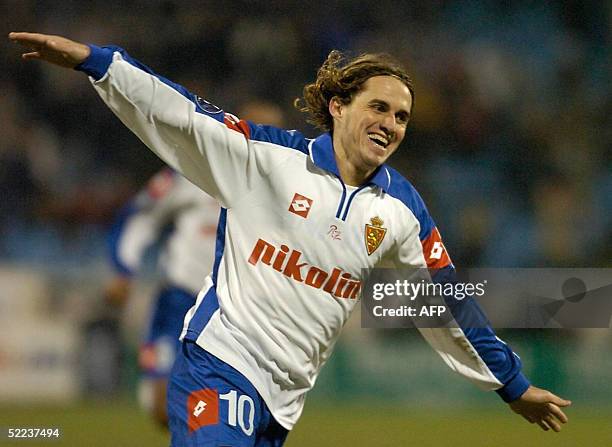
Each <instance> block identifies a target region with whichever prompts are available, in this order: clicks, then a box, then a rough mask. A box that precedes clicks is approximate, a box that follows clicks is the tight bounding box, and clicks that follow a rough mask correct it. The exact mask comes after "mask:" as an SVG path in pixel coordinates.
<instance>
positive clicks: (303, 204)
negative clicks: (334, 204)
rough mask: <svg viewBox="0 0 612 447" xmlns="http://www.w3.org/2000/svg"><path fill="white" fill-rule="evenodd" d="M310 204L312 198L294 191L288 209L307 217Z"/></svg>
mask: <svg viewBox="0 0 612 447" xmlns="http://www.w3.org/2000/svg"><path fill="white" fill-rule="evenodd" d="M311 206H312V199H309V198H308V197H305V196H303V195H301V194H298V193H297V192H296V193H295V195H294V196H293V200H291V205H289V211H290V212H292V213H293V214H297V215H298V216H301V217H303V218H304V219H305V218H306V217H308V212H309V211H310V207H311Z"/></svg>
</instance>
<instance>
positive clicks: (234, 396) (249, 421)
mask: <svg viewBox="0 0 612 447" xmlns="http://www.w3.org/2000/svg"><path fill="white" fill-rule="evenodd" d="M219 399H221V400H226V401H227V423H228V424H229V425H231V426H232V427H236V425H239V426H240V428H241V429H242V431H243V432H244V434H245V435H247V436H251V435H252V434H253V428H254V421H255V404H254V403H253V399H251V397H250V396H247V395H246V394H241V395H240V397H239V396H238V392H237V391H236V390H231V391H230V392H229V393H227V394H220V395H219Z"/></svg>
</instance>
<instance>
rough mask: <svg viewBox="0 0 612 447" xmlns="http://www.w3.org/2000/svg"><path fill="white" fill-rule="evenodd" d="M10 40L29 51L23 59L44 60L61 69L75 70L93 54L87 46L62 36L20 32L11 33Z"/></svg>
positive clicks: (24, 54) (23, 55)
mask: <svg viewBox="0 0 612 447" xmlns="http://www.w3.org/2000/svg"><path fill="white" fill-rule="evenodd" d="M9 39H10V40H12V41H13V42H16V43H19V44H21V45H23V46H24V47H26V48H27V49H28V51H27V52H26V53H23V54H22V55H21V57H22V58H23V59H38V60H43V61H47V62H50V63H52V64H55V65H59V66H60V67H66V68H74V67H76V66H77V65H79V64H80V63H81V62H83V61H84V60H85V59H87V57H88V56H89V54H90V53H91V50H90V49H89V47H88V46H87V45H85V44H82V43H79V42H75V41H74V40H70V39H66V38H65V37H61V36H52V35H48V34H38V33H22V32H20V33H9Z"/></svg>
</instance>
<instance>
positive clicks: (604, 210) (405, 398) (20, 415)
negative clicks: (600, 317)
mask: <svg viewBox="0 0 612 447" xmlns="http://www.w3.org/2000/svg"><path fill="white" fill-rule="evenodd" d="M610 8H611V6H610V3H609V2H597V1H586V2H584V1H559V2H538V1H527V0H524V1H494V2H478V1H451V2H445V1H434V0H432V1H426V2H391V1H387V0H379V1H376V2H374V1H368V2H360V1H337V2H329V1H325V2H324V1H310V2H308V3H304V2H294V1H266V2H261V1H251V2H213V1H190V0H183V1H159V0H149V1H142V0H131V1H130V0H125V1H122V2H116V1H110V2H109V1H105V2H102V1H88V2H79V1H76V0H64V1H62V2H52V1H48V2H45V1H16V0H15V1H11V0H2V1H0V24H1V27H2V29H3V30H5V31H6V32H8V31H12V30H17V31H19V30H26V31H28V30H29V31H39V32H46V33H53V34H60V35H66V36H69V37H73V38H75V39H77V40H83V41H87V42H93V43H98V44H105V43H113V44H117V45H120V46H123V47H124V48H126V49H128V51H129V52H130V53H131V54H133V55H134V56H136V57H137V58H139V59H140V60H142V61H143V62H145V63H146V64H148V65H150V66H152V67H153V68H154V69H155V70H156V71H157V72H159V73H161V74H163V75H165V76H167V77H169V78H171V79H173V80H176V81H178V82H180V83H183V84H185V85H187V86H189V87H190V88H191V89H192V90H194V91H196V92H198V93H199V94H200V95H201V96H203V97H205V98H207V99H208V100H210V101H211V102H213V103H215V104H218V105H221V106H223V107H224V109H225V110H227V111H230V112H234V111H237V110H240V108H241V107H242V106H243V105H244V104H245V103H246V102H248V101H257V100H259V99H262V98H263V99H266V100H270V101H273V102H275V103H277V104H278V105H280V106H281V107H282V108H283V111H284V113H285V118H286V121H287V122H288V127H290V128H299V129H303V130H305V131H306V134H308V135H310V136H313V135H315V134H316V131H314V129H312V128H309V127H308V126H305V125H304V124H303V117H302V116H300V114H299V113H298V112H296V111H295V110H294V109H293V108H292V106H291V104H292V101H293V99H294V98H295V97H297V96H299V95H300V93H301V91H300V89H301V86H302V85H303V84H304V83H305V82H307V81H309V80H311V79H312V78H313V76H314V72H315V70H316V68H317V67H318V66H319V65H320V63H321V61H322V60H323V59H324V57H325V56H326V54H327V53H328V52H329V50H331V49H333V48H340V49H344V50H349V51H352V52H362V51H386V52H389V53H391V54H393V55H395V56H396V57H397V58H399V59H400V60H401V61H402V62H403V63H404V64H405V65H406V66H407V68H408V70H409V71H410V72H411V73H412V74H413V77H414V81H415V86H416V87H415V90H416V108H415V111H414V119H413V122H412V123H411V126H410V129H409V132H408V134H407V137H406V140H405V143H404V144H403V146H402V147H401V148H400V150H399V151H398V153H397V154H396V155H395V156H394V157H393V158H392V159H391V164H392V165H393V166H395V167H397V168H398V169H399V170H400V171H401V172H403V173H404V174H405V175H406V176H407V177H408V178H409V179H411V180H412V181H413V183H414V184H415V185H416V186H417V188H418V189H419V191H420V192H421V194H422V195H423V197H424V198H425V201H426V202H427V203H428V205H429V207H430V211H431V213H432V215H433V216H434V218H435V219H436V221H437V223H438V226H439V227H440V229H441V231H442V234H443V235H444V237H445V242H446V245H447V247H448V248H449V251H450V253H451V256H452V257H453V260H454V262H455V264H457V265H461V266H479V267H480V266H487V267H544V266H546V267H552V266H557V267H563V266H571V267H610V264H611V260H612V252H611V247H612V211H611V210H612V169H611V155H612V152H611V151H610V142H611V140H612V138H611V131H612V123H611V121H610V117H611V116H612V113H610V112H612V107H611V105H612V103H611V99H612V97H611V88H610V85H611V83H610V61H611V54H610V49H611V46H610V38H611V33H610V31H611V26H612V25H611V24H612V21H611V16H610ZM5 35H6V33H5ZM18 55H19V49H18V48H17V47H15V46H13V45H11V44H10V43H8V41H5V43H4V44H2V45H0V60H1V61H2V62H1V64H2V70H0V92H1V94H0V123H1V130H0V196H1V197H2V200H0V429H5V428H7V427H32V426H43V427H49V426H58V427H60V429H61V430H62V431H63V436H62V441H61V442H60V443H58V444H56V445H70V446H79V445H92V446H94V445H151V446H152V445H166V437H165V435H164V434H163V433H162V432H159V431H158V430H157V429H156V427H154V426H153V424H152V423H151V422H149V421H148V419H147V418H146V417H145V416H144V415H143V414H142V413H141V412H140V411H139V410H138V409H137V406H136V403H135V392H134V389H135V382H136V377H137V376H136V366H135V352H136V345H137V341H138V334H139V331H140V330H141V325H142V323H143V320H144V318H145V315H146V310H147V305H148V299H149V296H150V294H149V291H150V290H151V288H152V287H153V286H154V283H155V278H154V264H153V262H149V265H148V270H147V273H146V274H145V275H144V277H143V279H141V280H140V282H139V287H138V289H137V292H136V295H137V296H135V297H133V299H132V301H131V303H130V309H129V310H128V313H127V314H126V315H124V316H123V319H122V321H121V327H120V329H121V334H122V338H123V341H124V345H123V346H122V347H121V350H120V352H119V351H118V350H117V345H116V344H114V343H112V342H111V343H109V339H107V338H105V334H107V333H108V331H107V329H108V327H104V326H94V325H92V324H90V322H91V321H92V319H95V318H96V317H99V316H100V315H101V314H102V313H103V310H102V306H101V305H100V304H101V290H102V285H103V283H104V280H105V279H107V278H108V277H109V275H110V272H109V268H108V267H107V265H106V262H105V257H106V246H105V234H106V232H107V230H108V227H109V224H110V222H111V219H112V216H113V213H114V212H115V211H116V209H117V207H119V206H120V205H121V204H122V203H124V202H125V201H126V200H127V199H128V198H129V197H130V196H131V195H132V194H133V193H134V192H135V191H136V190H138V189H139V188H140V187H141V186H142V185H143V183H144V182H145V181H146V179H147V178H148V177H149V176H150V175H152V174H153V173H154V172H155V171H157V169H159V167H160V166H161V163H160V162H159V160H157V159H156V158H155V157H154V156H153V155H152V154H150V153H149V152H148V151H147V150H146V149H144V148H143V147H142V145H141V143H140V142H139V141H138V140H137V139H136V138H135V137H134V136H132V135H131V134H130V132H129V131H127V130H126V129H124V127H123V126H122V125H121V124H120V123H119V122H118V121H117V120H116V118H115V117H114V116H112V114H111V113H110V112H109V111H108V110H107V109H106V108H105V107H104V106H103V105H102V103H101V101H100V100H99V99H98V98H97V97H96V95H95V93H94V91H93V89H92V88H91V87H90V86H89V84H88V82H87V81H86V80H85V79H84V78H83V76H82V75H81V74H79V73H72V72H69V71H65V70H59V69H55V68H52V67H47V66H45V65H43V64H39V63H22V62H21V61H20V60H19V56H18ZM349 326H350V327H349V328H347V331H346V333H345V334H344V335H343V337H342V340H341V342H340V343H339V347H338V349H337V352H336V353H335V356H334V357H333V358H332V360H331V361H330V363H329V365H328V366H326V369H325V370H324V372H323V374H322V376H321V378H320V381H319V383H318V385H317V388H316V390H315V391H314V392H313V393H312V395H311V396H310V397H309V400H308V403H307V406H306V410H305V414H304V417H303V419H302V421H301V422H300V423H299V424H298V426H297V428H296V430H295V433H293V434H292V435H291V436H290V438H289V442H288V444H287V445H288V446H302V445H304V446H306V445H309V446H312V445H316V446H335V445H339V444H341V443H345V444H346V445H359V446H361V445H364V446H365V445H372V446H383V445H385V446H387V445H388V446H401V445H411V444H412V445H426V446H444V445H453V446H461V445H471V446H489V445H497V446H505V445H513V446H514V445H516V444H517V443H523V444H524V445H553V442H554V444H555V445H556V446H574V445H592V446H600V445H601V446H606V445H612V428H611V424H610V420H611V416H612V411H611V408H612V407H611V406H610V400H611V398H612V386H611V385H610V382H611V379H612V373H611V372H610V371H612V355H611V354H612V347H611V346H610V341H611V334H610V331H609V330H588V331H587V330H583V331H568V330H551V331H537V330H523V331H502V332H501V335H502V336H503V337H504V338H505V339H506V340H507V341H509V342H510V344H511V345H512V346H513V347H514V348H515V349H516V350H517V351H518V352H519V353H520V354H521V356H522V358H523V360H524V363H525V365H526V372H527V373H528V375H529V376H530V378H531V379H532V380H533V382H534V383H536V384H537V385H539V386H542V387H548V388H550V389H552V390H554V391H555V392H557V393H558V394H560V395H562V396H564V397H568V398H570V399H572V400H573V401H574V405H573V408H571V409H570V410H568V414H569V416H570V418H571V424H570V425H568V426H567V427H565V429H564V431H563V433H561V434H560V435H557V434H551V433H540V432H539V431H538V430H539V429H537V427H535V426H531V425H529V424H526V423H524V422H523V421H522V420H520V419H519V418H518V417H517V416H514V415H513V414H511V413H510V412H509V411H508V409H507V408H506V407H505V406H504V405H503V404H502V403H501V401H500V400H499V399H498V398H497V396H496V395H494V394H493V393H489V394H487V393H482V392H480V391H478V390H476V389H474V388H473V387H472V386H471V385H470V384H468V383H466V382H464V381H462V380H461V379H460V378H458V377H454V376H453V375H452V373H451V372H450V371H448V369H447V368H446V367H445V366H444V365H443V363H442V362H441V360H440V359H439V358H437V356H436V355H435V353H433V351H431V350H430V349H429V348H428V347H427V346H426V345H425V343H424V342H423V341H422V340H421V339H420V337H419V336H418V334H415V333H413V332H399V331H387V332H384V331H383V332H375V331H371V330H361V329H360V328H359V319H358V318H354V319H353V320H352V322H351V324H350V325H349ZM100 328H102V329H100ZM97 329H99V330H97ZM111 341H112V340H111ZM118 354H121V359H122V361H121V362H119V361H118ZM4 441H5V439H4V438H3V439H2V440H0V444H1V443H2V442H4ZM34 443H35V442H33V443H30V445H32V444H34ZM26 444H27V443H26Z"/></svg>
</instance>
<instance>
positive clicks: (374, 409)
mask: <svg viewBox="0 0 612 447" xmlns="http://www.w3.org/2000/svg"><path fill="white" fill-rule="evenodd" d="M578 405H579V404H575V406H574V408H572V409H570V410H568V414H569V417H570V424H569V425H567V426H566V427H564V429H563V432H561V433H553V432H548V433H545V432H542V431H541V430H540V429H539V428H537V427H536V426H533V425H530V424H528V423H526V422H523V421H522V419H520V418H519V417H518V416H515V415H514V414H512V413H510V412H509V411H508V410H506V409H505V408H504V407H503V406H502V405H501V404H500V405H499V407H494V408H492V409H489V410H490V411H488V412H484V411H470V410H461V409H446V410H439V409H432V408H430V407H425V408H417V405H416V404H415V405H411V406H408V405H407V406H404V407H400V406H394V407H382V406H380V405H374V406H369V405H359V406H355V405H343V406H340V405H324V406H322V405H318V404H314V403H312V404H310V405H309V404H307V405H306V411H305V412H304V415H303V417H302V419H301V420H300V422H299V424H298V425H297V427H296V428H295V429H294V431H293V432H292V433H291V434H290V435H289V439H288V442H287V444H286V445H287V447H302V446H304V447H306V446H308V447H313V446H315V447H327V446H329V447H337V446H342V447H349V446H351V447H352V446H375V447H386V446H389V447H402V446H432V447H433V446H452V447H462V446H466V447H468V446H469V447H480V446H482V447H485V446H486V447H492V446H495V447H504V446H508V447H530V446H538V447H546V446H551V447H570V446H571V447H574V446H589V447H599V446H601V447H607V446H612V424H611V423H610V421H611V420H612V409H592V408H591V409H585V408H579V407H578ZM8 427H44V428H49V427H59V428H60V430H61V432H62V435H61V439H60V440H59V441H46V440H32V441H28V440H21V441H18V442H9V441H8V440H7V439H6V428H8ZM0 428H1V430H2V436H3V438H2V439H0V445H22V446H27V445H36V446H39V445H40V446H45V445H49V446H75V447H80V446H88V447H97V446H100V447H101V446H132V445H134V446H147V447H155V446H167V445H168V437H167V435H166V434H165V433H164V432H163V431H161V430H160V429H158V428H157V427H156V426H154V425H153V424H152V423H151V422H150V421H149V420H148V418H147V417H146V416H145V415H144V414H143V413H141V412H140V411H139V410H138V408H137V407H136V405H135V404H134V403H132V402H126V401H119V402H88V403H86V404H82V405H79V406H75V407H70V408H65V409H61V408H52V407H49V408H44V407H41V408H20V407H12V408H8V407H0Z"/></svg>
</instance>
